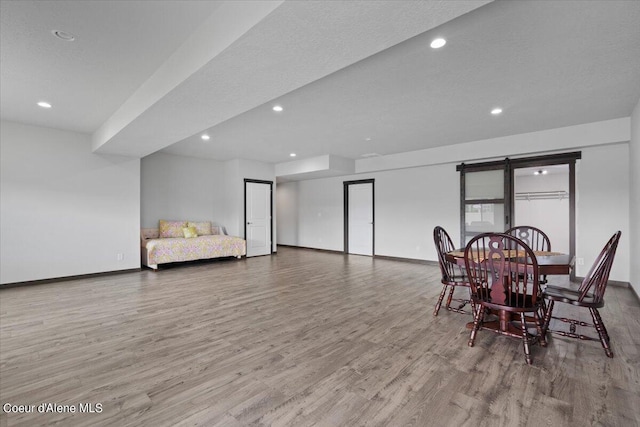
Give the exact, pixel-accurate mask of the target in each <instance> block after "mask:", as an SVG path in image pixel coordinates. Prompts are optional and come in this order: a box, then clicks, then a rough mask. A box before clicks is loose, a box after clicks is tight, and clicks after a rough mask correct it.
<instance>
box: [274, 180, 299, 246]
mask: <svg viewBox="0 0 640 427" xmlns="http://www.w3.org/2000/svg"><path fill="white" fill-rule="evenodd" d="M276 188H277V191H276V201H275V204H276V206H277V208H278V223H281V224H286V225H287V226H286V227H278V233H277V241H278V244H281V245H294V246H296V245H298V214H299V212H298V182H289V183H282V184H278V185H277V186H276Z"/></svg>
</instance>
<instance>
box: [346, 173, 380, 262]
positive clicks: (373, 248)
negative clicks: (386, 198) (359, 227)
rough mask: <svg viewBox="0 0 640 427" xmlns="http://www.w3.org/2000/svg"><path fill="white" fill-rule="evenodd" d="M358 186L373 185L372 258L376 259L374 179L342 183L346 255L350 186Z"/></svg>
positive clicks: (347, 249)
mask: <svg viewBox="0 0 640 427" xmlns="http://www.w3.org/2000/svg"><path fill="white" fill-rule="evenodd" d="M358 184H371V217H372V222H373V224H371V225H372V226H373V228H372V240H371V246H372V247H371V256H372V257H374V256H375V255H376V191H375V190H376V180H375V179H373V178H370V179H359V180H355V181H343V183H342V186H343V192H344V216H343V222H344V253H345V254H348V253H349V186H350V185H358Z"/></svg>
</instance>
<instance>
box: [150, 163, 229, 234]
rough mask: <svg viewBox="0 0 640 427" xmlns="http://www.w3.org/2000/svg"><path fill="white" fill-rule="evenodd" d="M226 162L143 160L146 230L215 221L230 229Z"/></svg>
mask: <svg viewBox="0 0 640 427" xmlns="http://www.w3.org/2000/svg"><path fill="white" fill-rule="evenodd" d="M223 166H224V164H223V162H218V161H215V160H210V159H198V158H195V157H185V156H176V155H172V154H164V153H160V152H158V153H154V154H151V155H149V156H147V157H145V158H143V159H142V165H141V177H140V179H141V186H142V191H141V197H140V206H141V207H140V211H141V215H142V217H141V223H142V227H147V228H155V227H158V221H159V220H161V219H166V220H186V221H213V222H214V223H216V225H223V226H226V225H227V224H226V223H225V222H224V221H225V220H226V219H227V217H226V215H227V209H226V204H225V202H224V198H225V194H224V193H225V188H226V186H225V182H224V180H225V175H224V169H223Z"/></svg>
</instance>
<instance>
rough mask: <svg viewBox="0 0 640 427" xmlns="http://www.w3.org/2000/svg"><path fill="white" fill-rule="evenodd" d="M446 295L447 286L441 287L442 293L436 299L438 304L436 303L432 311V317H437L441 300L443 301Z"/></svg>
mask: <svg viewBox="0 0 640 427" xmlns="http://www.w3.org/2000/svg"><path fill="white" fill-rule="evenodd" d="M446 293H447V285H444V286H443V287H442V292H440V296H439V297H438V302H437V303H436V308H435V310H434V311H433V315H434V316H437V315H438V312H439V311H440V306H441V305H442V300H443V299H444V295H445V294H446Z"/></svg>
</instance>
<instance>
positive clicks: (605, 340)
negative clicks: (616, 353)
mask: <svg viewBox="0 0 640 427" xmlns="http://www.w3.org/2000/svg"><path fill="white" fill-rule="evenodd" d="M589 311H590V312H591V318H592V319H593V326H594V327H595V328H596V331H598V336H599V337H600V343H601V344H602V348H604V352H605V354H606V355H607V357H613V352H612V351H611V347H610V346H609V334H608V333H607V329H606V328H605V327H604V322H602V317H600V313H599V312H598V309H597V308H589Z"/></svg>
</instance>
